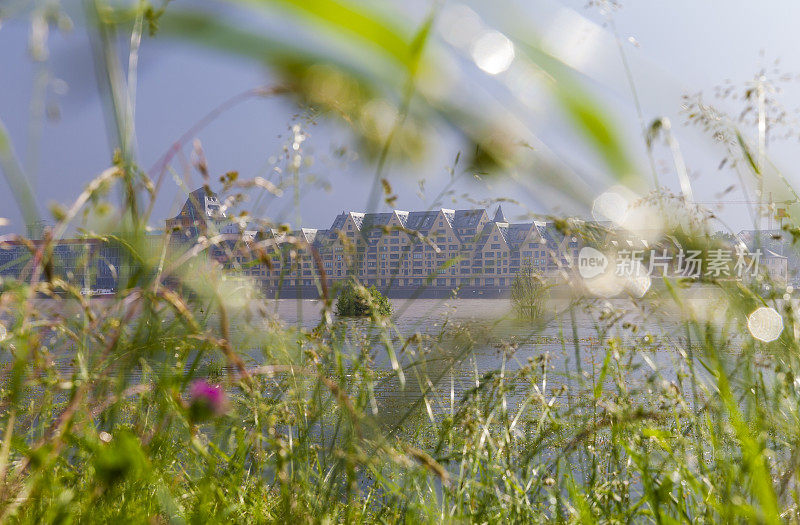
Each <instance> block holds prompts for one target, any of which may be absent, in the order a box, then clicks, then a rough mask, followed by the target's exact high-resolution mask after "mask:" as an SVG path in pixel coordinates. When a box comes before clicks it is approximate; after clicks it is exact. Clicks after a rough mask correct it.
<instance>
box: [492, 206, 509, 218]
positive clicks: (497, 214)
mask: <svg viewBox="0 0 800 525" xmlns="http://www.w3.org/2000/svg"><path fill="white" fill-rule="evenodd" d="M492 220H493V221H494V222H505V223H507V222H508V219H506V216H505V215H504V214H503V206H502V205H501V204H498V205H497V211H496V212H495V214H494V219H492Z"/></svg>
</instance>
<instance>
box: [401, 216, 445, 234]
mask: <svg viewBox="0 0 800 525" xmlns="http://www.w3.org/2000/svg"><path fill="white" fill-rule="evenodd" d="M438 216H439V212H438V211H412V212H409V214H408V222H407V224H406V228H408V229H409V230H417V231H419V232H421V233H424V232H427V231H428V230H430V229H431V228H432V227H433V223H434V222H435V221H436V217H438Z"/></svg>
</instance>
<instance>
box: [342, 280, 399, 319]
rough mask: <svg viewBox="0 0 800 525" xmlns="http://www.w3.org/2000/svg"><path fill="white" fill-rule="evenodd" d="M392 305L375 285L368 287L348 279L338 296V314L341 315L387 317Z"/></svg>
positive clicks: (390, 312)
mask: <svg viewBox="0 0 800 525" xmlns="http://www.w3.org/2000/svg"><path fill="white" fill-rule="evenodd" d="M391 314H392V305H391V304H389V299H387V298H386V296H384V295H383V294H382V293H381V292H380V291H379V290H378V289H377V288H375V286H374V285H373V286H370V287H369V288H366V287H364V286H362V285H360V284H356V283H354V282H353V281H348V282H347V283H346V284H345V285H344V287H343V288H342V289H341V291H340V292H339V296H338V297H337V298H336V315H338V316H340V317H367V316H374V317H387V316H389V315H391Z"/></svg>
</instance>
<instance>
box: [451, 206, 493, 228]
mask: <svg viewBox="0 0 800 525" xmlns="http://www.w3.org/2000/svg"><path fill="white" fill-rule="evenodd" d="M485 213H486V210H484V209H483V208H474V209H471V210H456V211H455V213H454V219H453V221H451V222H452V224H453V228H459V229H464V228H477V227H478V223H479V222H480V220H481V217H483V215H484V214H485Z"/></svg>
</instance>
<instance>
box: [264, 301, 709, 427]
mask: <svg viewBox="0 0 800 525" xmlns="http://www.w3.org/2000/svg"><path fill="white" fill-rule="evenodd" d="M391 303H392V309H393V312H394V313H393V315H392V323H393V325H394V329H393V333H394V334H396V335H395V337H394V345H393V346H394V347H395V348H396V349H397V348H400V347H402V346H403V338H408V337H410V336H411V335H413V334H415V333H420V334H425V335H427V336H429V337H430V339H429V341H436V342H437V343H436V345H435V346H437V348H438V350H435V351H433V352H430V353H427V354H426V355H425V356H424V359H422V358H421V356H420V354H419V353H415V352H414V351H413V350H409V349H406V350H405V351H404V352H400V353H399V355H398V360H399V362H400V364H401V366H402V368H403V371H404V380H401V379H400V377H399V375H398V374H397V373H396V372H392V371H391V366H390V362H389V359H388V357H387V354H386V351H385V345H384V344H383V343H382V342H381V341H380V339H379V338H378V337H377V336H376V335H375V333H376V332H377V330H375V329H374V326H370V323H369V321H366V320H346V322H347V323H350V324H351V325H352V327H353V328H354V329H357V330H361V331H364V332H366V333H368V334H370V333H371V334H372V337H373V339H372V341H373V353H374V359H375V362H376V363H377V364H378V366H380V367H382V368H383V369H384V370H385V371H386V376H385V378H384V379H383V380H382V381H380V382H379V384H378V385H376V388H375V390H376V393H375V395H376V397H377V398H378V400H377V402H378V405H379V406H380V407H381V409H382V411H383V412H386V411H387V410H388V412H389V415H388V417H397V416H398V414H396V413H395V412H396V410H401V408H398V407H402V409H405V407H408V406H410V405H412V404H414V403H417V404H419V403H420V402H422V401H423V400H422V398H423V394H424V395H425V396H426V397H427V401H426V402H425V404H426V405H429V406H428V407H426V408H427V410H428V412H434V413H436V412H439V413H441V412H444V413H446V412H450V411H452V410H453V406H454V403H455V402H456V401H457V400H458V399H460V398H461V396H463V395H464V393H465V392H466V391H467V390H468V389H472V388H474V387H476V386H478V385H479V384H480V383H481V381H484V380H486V377H487V376H486V374H487V373H490V372H492V371H500V372H497V373H504V374H507V375H509V376H510V375H512V374H511V372H513V371H514V370H516V369H519V368H520V367H521V366H523V365H525V364H528V363H531V362H536V363H537V367H539V366H540V364H541V363H543V358H544V357H546V366H545V370H542V369H541V368H539V370H542V371H545V372H546V373H547V377H546V380H544V381H541V378H540V383H539V384H538V385H537V387H538V388H540V389H541V391H542V392H544V393H547V395H551V396H554V397H556V398H563V397H564V396H566V395H573V394H574V393H575V392H580V391H584V392H586V391H588V390H590V389H591V388H592V386H593V384H594V381H596V380H597V377H598V376H599V375H600V370H601V368H602V365H603V361H604V358H605V356H606V354H607V351H608V340H609V339H610V338H614V339H617V340H619V341H624V342H625V343H627V345H626V346H628V347H635V348H636V351H635V352H631V353H630V354H628V356H625V357H623V358H622V359H623V360H626V359H630V361H628V369H629V370H631V371H632V372H631V375H630V377H629V378H628V379H629V380H630V381H631V382H632V383H633V382H639V383H641V382H643V381H644V380H645V378H646V377H648V376H650V377H652V376H653V375H658V376H659V378H661V380H667V381H672V380H674V379H675V377H676V373H677V371H678V369H679V368H680V367H681V366H684V365H685V364H686V355H687V354H686V351H687V349H688V348H690V347H689V345H688V344H687V334H686V332H685V328H684V326H683V325H682V324H681V323H680V320H681V316H680V315H679V313H677V312H675V311H673V310H670V309H669V308H665V307H664V306H663V305H660V304H658V303H652V302H648V303H647V304H648V307H647V308H645V309H643V308H642V307H641V306H637V305H635V304H634V303H633V302H631V301H630V300H624V299H619V300H613V301H603V302H594V303H592V304H591V307H589V308H587V307H586V304H585V303H582V304H581V305H578V306H570V305H569V304H568V303H567V302H566V300H561V301H553V302H551V303H550V304H549V307H548V310H549V311H548V315H547V319H546V320H545V321H544V322H540V323H534V322H530V321H520V320H518V319H517V318H516V317H515V316H514V314H513V312H512V307H511V302H510V301H509V300H508V299H395V300H391ZM267 306H268V308H267V310H268V311H269V312H270V313H271V315H273V316H275V317H276V318H279V319H280V320H281V322H282V323H284V324H285V325H294V326H298V327H302V328H304V329H307V330H309V329H312V328H313V327H314V326H316V325H317V324H318V323H319V322H320V319H321V303H320V302H319V301H317V300H294V299H281V300H277V301H275V300H273V301H270V302H269V303H268V305H267ZM710 308H711V305H708V304H701V305H700V309H701V310H709V309H710ZM612 319H613V320H615V322H611V320H612ZM459 330H468V331H470V332H471V333H472V334H473V335H474V334H478V335H477V336H476V337H474V338H473V340H474V341H476V342H475V344H474V345H473V346H472V347H471V348H470V350H469V351H467V352H463V353H461V352H460V351H459V350H458V349H456V350H455V351H453V350H452V346H450V347H448V345H447V340H448V338H447V337H444V338H442V337H438V338H437V336H439V334H442V333H445V334H447V333H451V334H452V333H456V332H458V331H459ZM448 331H449V332H448ZM451 339H452V338H451ZM437 351H438V352H441V353H442V354H443V355H437V353H436V352H437ZM253 358H254V360H257V355H255V354H254V355H253ZM420 363H423V364H421V365H420ZM700 368H701V367H700ZM503 370H504V371H505V372H502V371H503ZM606 381H607V382H610V381H611V379H610V378H607V380H606ZM562 385H566V386H568V387H569V391H570V392H571V393H570V394H565V393H564V392H563V391H562V389H561V387H562ZM631 386H633V385H631ZM529 387H530V385H525V386H524V388H522V389H520V390H521V391H524V390H525V389H527V388H529ZM559 392H560V393H559Z"/></svg>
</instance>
